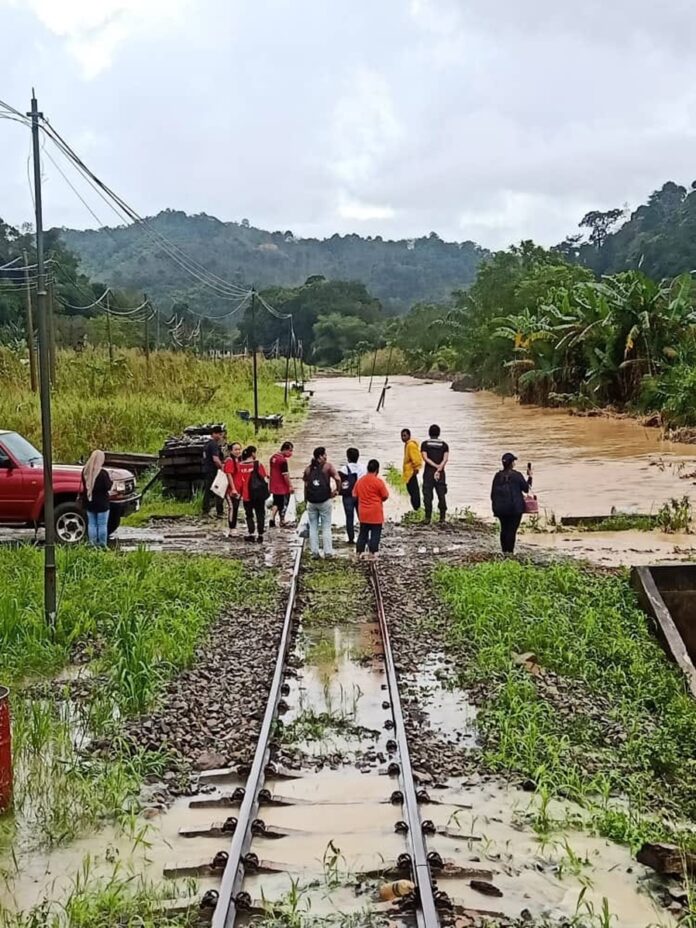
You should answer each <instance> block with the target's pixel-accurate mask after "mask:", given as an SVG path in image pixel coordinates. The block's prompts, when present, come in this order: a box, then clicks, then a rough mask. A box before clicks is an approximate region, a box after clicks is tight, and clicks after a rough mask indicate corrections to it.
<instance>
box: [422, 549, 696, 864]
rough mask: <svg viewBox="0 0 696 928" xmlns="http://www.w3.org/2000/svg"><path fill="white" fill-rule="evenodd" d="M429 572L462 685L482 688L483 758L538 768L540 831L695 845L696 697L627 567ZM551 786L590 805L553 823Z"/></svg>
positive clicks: (509, 768)
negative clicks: (560, 829) (445, 613)
mask: <svg viewBox="0 0 696 928" xmlns="http://www.w3.org/2000/svg"><path fill="white" fill-rule="evenodd" d="M434 582H435V586H436V588H437V590H438V592H439V594H440V595H441V596H442V598H443V599H444V601H445V603H446V604H447V605H448V606H449V607H450V609H451V616H450V619H449V622H448V626H447V631H446V635H447V636H448V638H449V642H450V645H451V646H452V648H453V649H454V650H455V652H456V653H457V654H459V655H461V657H462V660H461V661H460V662H459V666H460V667H461V668H462V669H461V670H460V671H459V674H458V678H457V680H456V684H457V685H458V686H461V687H462V688H467V689H471V690H472V691H473V692H474V693H476V694H478V696H477V699H478V700H480V712H479V716H478V724H479V727H480V732H481V735H482V739H483V755H484V760H485V763H486V765H487V766H488V767H489V768H491V769H492V770H495V771H499V772H502V773H514V774H518V775H522V776H525V777H529V778H531V779H532V780H533V781H534V783H535V784H536V787H537V791H538V794H539V796H540V799H541V803H540V811H539V812H538V814H537V816H536V819H535V827H536V828H537V830H538V831H540V832H542V833H547V832H549V831H552V830H553V829H554V828H555V827H557V826H559V825H561V824H563V825H568V824H571V825H573V824H576V825H579V826H580V827H589V828H590V829H591V830H593V831H595V832H597V833H599V834H601V835H604V836H606V837H609V838H611V839H613V840H616V841H620V842H622V843H626V844H629V845H630V846H631V847H632V848H633V849H635V848H636V847H638V846H639V845H640V844H641V843H642V842H643V841H644V840H656V839H660V838H665V837H669V838H671V839H675V838H676V840H678V841H680V842H683V843H684V845H687V846H690V847H696V767H695V765H694V758H695V757H696V703H695V702H694V700H693V699H692V698H691V697H690V696H689V695H688V693H687V690H686V686H685V683H684V680H683V678H682V676H681V674H680V673H679V671H678V670H677V669H676V668H675V667H674V666H672V665H671V664H670V663H669V662H668V660H667V658H666V657H665V655H664V654H663V652H662V650H661V649H660V647H659V645H658V644H657V642H656V640H655V639H654V637H653V635H652V634H651V633H650V630H649V627H648V620H647V618H646V617H645V615H644V614H643V613H642V612H641V611H640V610H639V609H638V608H637V606H636V603H635V598H634V595H633V592H632V590H631V588H630V586H629V584H628V582H627V579H626V578H625V577H623V576H608V575H605V574H600V573H598V572H595V571H592V570H589V569H585V568H583V567H581V566H576V565H571V564H556V565H553V566H550V567H538V566H533V565H531V564H521V563H518V562H515V561H506V562H502V563H485V564H479V565H476V566H472V567H469V568H456V569H455V568H449V567H443V568H440V569H439V570H437V571H436V573H435V575H434ZM520 655H533V657H529V658H528V659H527V661H526V662H525V661H523V660H522V659H521V657H520ZM539 671H540V672H539ZM552 798H568V799H571V800H574V801H576V802H578V803H580V804H581V805H582V806H584V807H585V809H586V810H587V814H586V815H585V816H583V819H582V821H571V822H570V823H569V822H564V823H559V822H553V821H552V820H551V818H550V817H549V813H548V801H549V800H550V799H552Z"/></svg>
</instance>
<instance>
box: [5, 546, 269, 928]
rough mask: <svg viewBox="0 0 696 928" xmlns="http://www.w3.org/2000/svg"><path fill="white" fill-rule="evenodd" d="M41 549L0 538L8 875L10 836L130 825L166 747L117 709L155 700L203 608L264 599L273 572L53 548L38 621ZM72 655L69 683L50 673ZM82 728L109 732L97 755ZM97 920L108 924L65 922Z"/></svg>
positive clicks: (188, 649)
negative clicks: (45, 605)
mask: <svg viewBox="0 0 696 928" xmlns="http://www.w3.org/2000/svg"><path fill="white" fill-rule="evenodd" d="M41 558H42V552H41V551H40V550H38V549H35V548H31V547H25V548H20V549H0V576H2V579H3V582H2V585H1V586H0V680H2V681H3V683H6V684H9V685H10V687H11V690H12V695H11V707H12V716H13V725H12V734H13V749H14V750H13V753H14V766H15V796H14V808H13V810H12V813H8V814H6V815H4V816H0V875H2V876H3V877H4V879H5V880H6V881H7V882H8V884H11V880H12V877H13V874H14V872H15V871H16V867H17V860H16V858H15V856H14V854H13V848H18V847H21V848H23V849H24V850H25V851H26V849H27V848H31V847H34V846H39V845H49V846H50V845H56V844H62V843H66V842H69V841H71V840H72V839H74V838H75V837H76V836H78V835H79V834H80V833H81V832H84V831H85V830H87V829H90V828H93V827H95V826H97V825H99V824H100V823H104V822H107V821H114V822H116V823H117V824H118V825H120V826H121V828H122V829H123V830H124V831H125V832H126V834H128V835H130V836H131V837H132V838H133V840H134V841H136V842H137V841H138V840H140V839H141V836H142V825H141V824H140V823H139V820H138V819H137V811H138V807H139V806H138V793H139V790H140V786H141V784H142V781H143V779H144V778H146V777H148V776H160V775H161V774H162V772H163V770H164V768H165V764H167V763H168V762H170V761H171V758H167V757H166V756H164V755H163V754H161V753H154V752H147V751H143V750H139V749H136V748H134V746H133V745H131V744H127V743H126V742H125V740H124V739H123V737H122V734H121V732H122V727H121V725H122V722H123V721H124V720H126V719H128V718H129V717H130V716H133V715H136V714H138V713H140V712H143V711H145V710H146V709H148V708H149V707H150V706H152V705H153V704H155V703H156V702H157V698H158V695H159V694H160V693H161V692H162V689H163V687H164V685H165V684H166V682H167V681H168V680H169V679H170V678H171V677H172V676H173V675H175V674H176V673H177V672H178V671H180V670H181V669H182V668H184V667H186V666H188V665H189V664H190V663H191V661H192V659H193V656H194V652H195V648H196V645H197V644H198V642H199V641H200V640H201V639H202V637H203V636H204V635H205V633H206V631H207V628H208V626H209V623H210V617H211V616H213V615H215V614H216V613H217V612H219V611H220V610H221V609H222V608H223V607H230V606H234V607H239V606H253V605H255V604H261V603H267V602H268V600H269V598H271V597H273V595H274V592H275V583H276V581H275V577H274V575H273V574H272V573H268V574H267V575H266V576H265V577H263V578H259V577H257V576H253V577H252V575H251V574H250V573H249V572H248V571H247V570H246V569H245V568H244V567H243V566H242V565H241V564H240V563H238V562H236V561H233V560H231V559H228V558H213V557H205V558H204V557H194V558H192V557H187V556H179V555H161V554H155V553H153V552H148V551H144V550H141V551H136V552H133V553H130V554H118V555H112V554H103V553H102V552H95V551H93V550H90V549H88V548H78V549H74V550H72V549H71V550H65V549H63V550H61V551H60V552H59V583H60V589H59V604H60V605H59V616H58V623H57V626H56V629H55V633H51V632H50V631H49V629H47V628H46V626H45V624H44V619H43V612H42V608H41V602H42V598H41V594H42V573H41ZM75 656H79V659H80V662H81V663H82V662H86V663H87V667H88V675H87V676H86V677H85V678H84V679H83V680H81V681H80V682H79V685H76V684H74V683H71V682H70V681H69V680H68V681H66V682H65V684H58V683H55V682H53V683H51V681H52V680H55V675H56V673H57V672H58V671H59V670H60V669H61V668H63V667H65V666H66V665H68V664H70V662H71V660H72V659H73V658H74V657H75ZM92 739H97V740H98V741H100V742H107V743H109V744H110V745H111V748H110V751H109V756H108V757H105V756H103V754H100V753H91V752H89V750H88V746H89V742H90V741H91V740H92ZM83 891H84V892H87V893H89V892H92V888H91V886H86V887H82V890H81V892H80V895H82V894H83ZM112 892H113V894H116V884H115V883H114V886H113V887H112ZM90 904H92V903H90ZM93 905H94V906H97V905H98V903H97V902H94V903H93ZM85 911H91V910H90V909H89V908H87V909H86V910H85ZM46 923H47V924H51V923H50V922H48V921H47V922H46ZM102 923H103V924H112V922H107V921H103V922H100V921H98V920H95V921H94V922H93V923H92V922H87V921H80V920H79V918H75V919H74V920H73V921H70V922H67V923H66V924H70V925H75V926H81V925H83V924H84V925H87V924H90V925H92V924H95V925H97V924H102ZM10 924H14V923H10ZM17 924H23V923H21V922H20V923H17ZM27 924H34V923H33V922H27ZM36 924H38V922H36ZM41 924H44V923H43V922H42V923H41ZM119 924H121V922H119ZM124 924H130V923H129V922H124ZM138 924H140V923H139V922H138ZM145 924H147V922H145ZM0 925H2V922H0Z"/></svg>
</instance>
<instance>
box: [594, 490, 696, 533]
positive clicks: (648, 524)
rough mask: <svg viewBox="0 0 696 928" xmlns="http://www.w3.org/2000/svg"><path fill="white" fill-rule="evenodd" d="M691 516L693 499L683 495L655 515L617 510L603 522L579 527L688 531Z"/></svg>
mask: <svg viewBox="0 0 696 928" xmlns="http://www.w3.org/2000/svg"><path fill="white" fill-rule="evenodd" d="M691 518H692V506H691V500H690V499H689V497H688V496H683V497H682V498H681V499H670V500H668V501H667V502H666V503H663V504H662V506H660V508H659V510H658V511H657V513H656V514H655V515H638V514H635V515H634V514H632V513H628V512H617V513H615V514H614V515H611V516H607V518H606V519H602V521H601V522H580V523H578V525H577V528H578V529H579V530H580V531H583V532H626V531H630V530H634V531H639V532H650V531H652V530H653V529H655V528H659V529H660V530H661V531H663V532H666V533H671V532H688V531H689V528H690V525H691Z"/></svg>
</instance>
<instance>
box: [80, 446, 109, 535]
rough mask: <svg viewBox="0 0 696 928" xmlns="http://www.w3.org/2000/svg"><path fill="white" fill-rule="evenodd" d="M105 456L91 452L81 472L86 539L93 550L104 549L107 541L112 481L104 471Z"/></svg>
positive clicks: (100, 452) (101, 452) (99, 452)
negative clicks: (85, 516)
mask: <svg viewBox="0 0 696 928" xmlns="http://www.w3.org/2000/svg"><path fill="white" fill-rule="evenodd" d="M105 461H106V455H105V454H104V452H103V451H99V450H97V451H93V452H92V453H91V454H90V456H89V458H88V459H87V463H86V464H85V466H84V470H83V471H82V483H83V484H84V497H85V509H86V510H87V538H88V539H89V543H90V544H91V545H93V546H94V547H95V548H106V547H107V545H108V541H109V510H110V509H111V501H110V499H109V491H110V490H111V487H112V480H111V477H110V476H109V473H108V471H106V470H105V469H104V462H105Z"/></svg>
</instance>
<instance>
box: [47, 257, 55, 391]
mask: <svg viewBox="0 0 696 928" xmlns="http://www.w3.org/2000/svg"><path fill="white" fill-rule="evenodd" d="M47 292H48V367H49V371H50V375H51V383H52V384H53V385H54V386H55V383H56V318H55V292H54V289H53V278H52V277H51V276H50V274H49V275H48V287H47Z"/></svg>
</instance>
